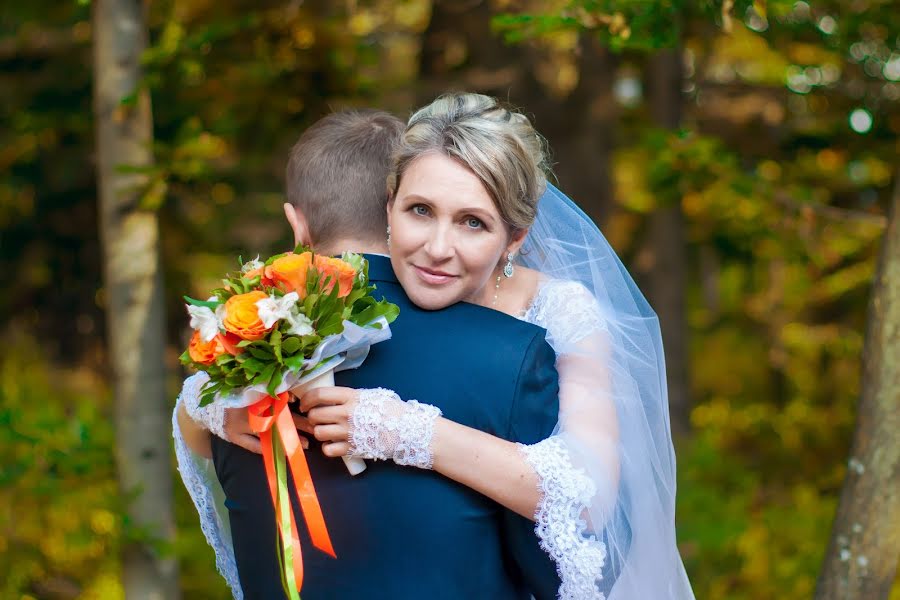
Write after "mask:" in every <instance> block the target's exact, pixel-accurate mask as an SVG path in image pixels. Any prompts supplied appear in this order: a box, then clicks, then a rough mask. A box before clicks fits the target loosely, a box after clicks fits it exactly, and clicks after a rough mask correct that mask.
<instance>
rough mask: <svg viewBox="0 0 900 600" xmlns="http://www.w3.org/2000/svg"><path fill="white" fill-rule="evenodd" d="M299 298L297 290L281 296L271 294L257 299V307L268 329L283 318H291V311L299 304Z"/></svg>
mask: <svg viewBox="0 0 900 600" xmlns="http://www.w3.org/2000/svg"><path fill="white" fill-rule="evenodd" d="M299 299H300V296H299V295H297V292H291V293H289V294H285V295H284V296H282V297H281V298H276V297H275V296H269V297H268V298H263V299H262V300H259V301H257V303H256V307H257V308H258V309H259V318H260V319H262V322H263V325H265V326H266V329H268V328H269V327H271V326H272V325H274V324H275V323H276V322H277V321H279V320H281V319H290V317H291V313H292V312H293V309H295V307H296V306H297V301H298V300H299Z"/></svg>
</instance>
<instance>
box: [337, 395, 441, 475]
mask: <svg viewBox="0 0 900 600" xmlns="http://www.w3.org/2000/svg"><path fill="white" fill-rule="evenodd" d="M439 416H441V410H440V409H439V408H437V407H436V406H431V405H430V404H421V403H419V402H416V401H415V400H410V401H409V402H404V401H403V400H401V399H400V397H399V396H398V395H397V394H396V393H394V392H393V391H391V390H386V389H383V388H375V389H364V390H360V391H359V399H358V401H357V404H356V408H355V409H354V410H353V414H352V415H351V416H350V454H351V455H352V456H358V457H360V458H368V459H373V460H393V461H394V462H395V463H396V464H398V465H408V466H412V467H418V468H420V469H431V467H432V464H433V462H434V455H433V454H432V452H431V440H432V438H433V437H434V422H435V420H437V418H438V417H439Z"/></svg>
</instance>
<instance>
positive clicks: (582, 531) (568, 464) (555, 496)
mask: <svg viewBox="0 0 900 600" xmlns="http://www.w3.org/2000/svg"><path fill="white" fill-rule="evenodd" d="M519 447H520V448H521V450H522V452H523V453H524V454H525V460H526V461H527V462H528V464H529V465H531V468H532V469H534V471H535V473H537V476H538V479H539V480H540V491H541V501H540V503H539V504H538V508H537V513H536V514H535V533H536V534H537V536H538V539H539V540H540V542H541V548H543V549H544V551H545V552H547V554H549V555H550V557H551V558H552V559H553V561H554V562H555V563H556V570H557V572H558V573H559V577H560V581H561V582H562V583H561V585H560V588H559V598H560V599H561V600H583V599H588V598H594V599H597V600H602V599H603V593H602V592H600V590H599V589H598V588H597V582H598V580H599V579H600V578H601V573H602V571H603V564H604V562H605V561H606V546H605V545H604V544H603V542H602V541H600V540H598V539H597V538H596V536H594V535H590V534H588V533H587V523H586V522H585V521H584V519H583V517H582V514H583V512H584V510H585V507H587V506H590V505H591V502H592V501H593V498H594V496H595V495H596V493H597V486H596V485H595V484H594V482H593V481H592V480H591V478H590V477H588V475H587V473H585V472H584V471H583V470H580V469H577V468H575V466H574V465H573V464H572V461H571V459H570V457H569V452H568V450H567V449H566V446H565V444H564V443H563V442H562V440H561V439H560V437H559V436H553V437H551V438H548V439H546V440H544V441H542V442H538V443H537V444H533V445H531V446H523V445H521V444H520V446H519Z"/></svg>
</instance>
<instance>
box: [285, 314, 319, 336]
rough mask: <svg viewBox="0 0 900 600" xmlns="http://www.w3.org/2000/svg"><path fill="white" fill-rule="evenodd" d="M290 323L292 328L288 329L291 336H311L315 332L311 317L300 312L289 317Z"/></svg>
mask: <svg viewBox="0 0 900 600" xmlns="http://www.w3.org/2000/svg"><path fill="white" fill-rule="evenodd" d="M288 323H290V324H291V328H290V329H288V333H289V334H291V335H310V334H311V333H313V332H315V329H313V324H312V321H310V320H309V317H307V316H306V315H304V314H301V313H300V312H299V311H295V312H293V313H291V316H290V317H288Z"/></svg>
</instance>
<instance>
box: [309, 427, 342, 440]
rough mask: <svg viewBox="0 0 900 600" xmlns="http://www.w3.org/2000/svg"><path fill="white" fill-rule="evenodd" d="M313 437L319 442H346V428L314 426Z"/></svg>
mask: <svg viewBox="0 0 900 600" xmlns="http://www.w3.org/2000/svg"><path fill="white" fill-rule="evenodd" d="M313 435H314V436H315V438H316V439H317V440H319V441H320V442H346V441H347V428H346V427H342V426H341V425H316V426H315V428H314V429H313Z"/></svg>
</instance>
